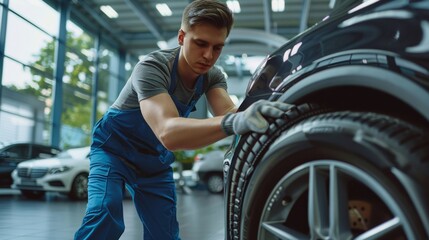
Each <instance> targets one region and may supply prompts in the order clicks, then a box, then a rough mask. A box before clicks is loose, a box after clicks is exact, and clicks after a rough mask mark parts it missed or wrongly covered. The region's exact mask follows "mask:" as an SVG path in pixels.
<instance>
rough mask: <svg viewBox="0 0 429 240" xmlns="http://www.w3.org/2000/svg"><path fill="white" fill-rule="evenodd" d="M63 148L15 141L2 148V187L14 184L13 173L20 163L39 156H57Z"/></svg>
mask: <svg viewBox="0 0 429 240" xmlns="http://www.w3.org/2000/svg"><path fill="white" fill-rule="evenodd" d="M60 151H61V150H60V149H59V148H56V147H52V146H46V145H41V144H35V143H15V144H11V145H8V146H5V147H3V148H1V149H0V187H3V188H5V187H6V188H8V187H10V185H11V184H12V182H13V181H12V177H11V173H12V171H13V170H15V168H16V166H17V165H18V163H20V162H22V161H25V160H29V159H37V158H50V157H53V156H56V155H57V154H58V153H59V152H60Z"/></svg>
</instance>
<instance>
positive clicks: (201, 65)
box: [178, 24, 227, 75]
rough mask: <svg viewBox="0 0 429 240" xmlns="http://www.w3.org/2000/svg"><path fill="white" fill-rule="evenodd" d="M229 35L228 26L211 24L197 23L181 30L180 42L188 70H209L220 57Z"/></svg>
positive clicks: (198, 72)
mask: <svg viewBox="0 0 429 240" xmlns="http://www.w3.org/2000/svg"><path fill="white" fill-rule="evenodd" d="M226 37H227V29H226V28H220V29H219V28H217V27H215V26H213V25H210V24H199V25H195V26H193V27H192V28H190V29H187V30H180V31H179V36H178V39H179V44H180V45H181V46H182V52H183V53H182V56H183V57H184V58H185V60H186V63H187V65H188V68H189V69H188V70H191V71H193V72H194V73H196V74H198V75H199V74H204V73H207V72H208V71H209V69H210V68H211V67H213V65H214V64H215V63H216V61H217V59H218V58H219V56H220V54H221V52H222V48H223V46H224V44H225V39H226Z"/></svg>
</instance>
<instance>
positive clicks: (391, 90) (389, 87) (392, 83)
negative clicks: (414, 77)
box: [277, 66, 429, 121]
mask: <svg viewBox="0 0 429 240" xmlns="http://www.w3.org/2000/svg"><path fill="white" fill-rule="evenodd" d="M339 86H356V87H366V88H371V89H375V90H377V91H380V92H384V93H387V94H389V95H391V96H394V97H396V98H399V99H400V100H401V101H403V102H405V103H406V104H407V105H408V106H409V107H410V108H412V109H414V110H415V111H416V112H418V113H419V114H420V115H422V116H424V118H425V119H426V120H427V121H429V111H428V109H429V92H428V91H427V90H426V89H425V88H424V87H423V86H422V85H419V84H417V83H416V82H413V81H410V80H409V79H408V78H406V77H405V76H402V75H400V74H397V73H395V72H392V71H389V70H386V69H383V68H378V67H373V66H340V67H336V68H331V69H326V70H322V71H320V72H317V73H315V74H313V75H311V76H308V77H306V78H304V79H302V80H300V81H299V82H297V83H296V84H294V85H293V86H291V87H290V88H288V89H287V90H286V91H285V92H284V93H282V95H281V96H280V97H279V98H278V99H277V100H279V101H284V102H291V103H293V102H296V101H298V99H300V98H303V97H305V96H306V95H309V94H311V93H314V92H316V91H320V90H323V89H328V88H332V87H339Z"/></svg>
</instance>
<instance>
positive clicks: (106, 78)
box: [97, 46, 119, 119]
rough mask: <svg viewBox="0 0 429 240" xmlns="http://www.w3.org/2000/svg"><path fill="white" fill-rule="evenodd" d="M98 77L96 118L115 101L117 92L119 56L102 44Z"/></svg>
mask: <svg viewBox="0 0 429 240" xmlns="http://www.w3.org/2000/svg"><path fill="white" fill-rule="evenodd" d="M99 57H100V63H99V65H98V66H99V75H98V76H99V79H98V91H97V99H98V106H97V119H99V118H101V116H102V115H103V113H104V112H106V110H107V108H108V107H109V106H110V105H111V104H112V103H113V101H115V99H116V97H117V93H118V83H119V77H118V74H117V72H118V68H119V57H118V54H116V53H114V52H113V51H112V50H111V49H108V48H107V47H106V46H102V47H101V48H100V52H99Z"/></svg>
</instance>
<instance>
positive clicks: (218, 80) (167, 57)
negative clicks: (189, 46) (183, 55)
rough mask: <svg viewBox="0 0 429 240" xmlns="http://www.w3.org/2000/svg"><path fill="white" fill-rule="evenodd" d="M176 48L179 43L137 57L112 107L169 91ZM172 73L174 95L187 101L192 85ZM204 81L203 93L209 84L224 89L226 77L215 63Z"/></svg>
mask: <svg viewBox="0 0 429 240" xmlns="http://www.w3.org/2000/svg"><path fill="white" fill-rule="evenodd" d="M179 50H180V47H179V48H174V49H168V50H158V51H155V52H152V53H150V54H149V55H147V56H146V57H145V58H144V59H142V60H140V61H139V62H138V63H137V64H136V66H135V67H134V70H133V72H132V73H131V76H130V78H129V79H128V81H127V82H126V83H125V86H124V88H123V89H122V91H121V93H120V94H119V96H118V98H117V99H116V101H115V102H114V103H113V105H112V108H115V109H121V110H126V109H134V108H139V102H140V101H141V100H143V99H147V98H149V97H152V96H155V95H157V94H160V93H168V89H169V87H170V82H171V74H172V73H171V70H172V68H173V64H174V59H175V57H176V55H177V54H178V53H179ZM173 74H176V81H177V84H176V89H175V90H174V92H173V95H174V96H176V97H177V99H178V100H179V101H180V102H182V103H184V104H188V102H189V101H190V100H191V99H192V97H193V95H194V93H195V89H189V88H187V87H185V86H184V85H183V84H182V81H181V80H180V78H179V76H178V75H177V73H173ZM205 81H206V82H205V83H204V89H203V92H204V93H205V92H207V91H208V90H210V89H212V88H218V87H220V88H224V89H227V84H226V80H225V77H224V75H223V73H222V72H221V71H220V70H219V69H218V68H216V67H213V68H211V69H210V70H209V72H208V73H207V75H206V77H205Z"/></svg>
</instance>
